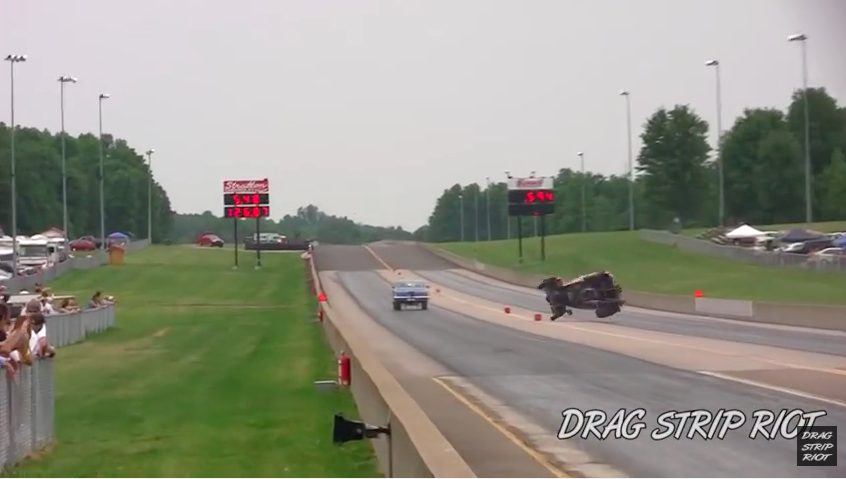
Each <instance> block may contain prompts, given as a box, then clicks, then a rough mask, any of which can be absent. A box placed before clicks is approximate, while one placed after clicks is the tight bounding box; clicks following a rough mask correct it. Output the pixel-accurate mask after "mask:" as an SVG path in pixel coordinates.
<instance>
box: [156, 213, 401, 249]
mask: <svg viewBox="0 0 846 479" xmlns="http://www.w3.org/2000/svg"><path fill="white" fill-rule="evenodd" d="M235 224H236V220H233V219H226V218H221V217H218V216H215V215H214V214H213V213H212V212H211V211H206V212H204V213H202V214H177V215H175V218H174V226H173V240H174V241H175V242H179V243H191V242H194V241H196V240H197V239H198V238H199V236H200V235H202V234H204V233H214V234H216V235H218V236H220V237H221V238H222V239H223V240H224V241H227V242H233V241H236V239H237V240H238V241H242V240H243V239H244V238H246V237H248V236H250V235H252V234H254V233H255V232H256V230H257V228H256V226H257V223H256V220H252V219H239V220H237V225H238V235H237V238H236V236H235ZM258 231H261V232H273V233H280V234H283V235H285V236H287V237H288V238H289V239H290V240H306V239H310V240H317V241H319V242H321V243H327V244H364V243H370V242H373V241H379V240H402V241H407V240H411V239H413V236H412V234H411V233H409V232H408V231H405V230H404V229H402V228H400V227H381V226H371V225H365V224H360V223H356V222H354V221H353V220H351V219H349V218H346V217H337V216H333V215H329V214H326V213H324V212H323V211H321V210H320V208H318V207H317V206H314V205H307V206H303V207H300V208H297V211H296V213H295V214H293V215H285V216H284V217H283V218H282V219H281V220H279V221H278V222H277V221H273V220H272V219H268V218H262V219H261V220H259V222H258Z"/></svg>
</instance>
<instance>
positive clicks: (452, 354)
mask: <svg viewBox="0 0 846 479" xmlns="http://www.w3.org/2000/svg"><path fill="white" fill-rule="evenodd" d="M362 250H363V249H356V248H355V247H338V248H337V249H336V248H335V247H325V246H323V247H321V250H320V251H318V253H317V255H316V258H317V265H318V267H319V268H321V269H324V270H325V269H332V270H335V271H341V272H340V273H339V277H340V279H341V282H342V284H343V285H344V287H345V288H346V289H347V290H348V291H349V292H350V293H351V294H352V295H353V296H355V297H356V298H357V300H358V302H359V304H360V305H361V306H362V308H363V309H364V310H365V311H366V312H367V313H368V314H369V315H370V316H371V318H372V319H373V320H375V321H377V322H378V323H380V324H381V325H383V326H384V327H385V328H386V329H388V330H390V331H391V332H393V333H394V334H395V335H396V336H398V337H400V338H401V339H403V340H404V341H405V342H407V343H409V344H411V345H413V346H414V347H416V348H417V349H418V350H420V351H422V352H424V353H425V354H426V355H428V356H430V357H432V358H433V359H434V360H436V361H438V362H439V363H441V364H443V365H445V366H446V367H447V368H448V369H450V370H451V371H453V372H454V373H455V374H456V375H458V376H462V377H464V378H467V379H469V381H470V382H472V383H473V384H475V385H476V386H478V387H479V388H480V389H482V390H483V391H485V392H486V393H488V394H490V395H491V396H493V397H495V398H497V399H499V400H500V401H502V402H504V403H506V404H508V405H509V406H510V407H512V408H514V409H515V410H516V411H518V412H519V413H521V414H522V415H524V416H526V417H528V418H529V419H530V420H532V421H533V422H535V423H537V424H538V425H540V426H541V427H543V428H544V429H545V430H547V431H548V433H549V435H550V436H554V435H555V434H556V433H557V432H558V429H559V427H560V422H561V411H562V410H563V409H566V408H569V407H577V408H581V409H594V408H599V409H602V410H605V411H609V412H612V411H616V410H618V409H620V408H626V409H629V410H631V409H634V408H644V409H645V410H646V412H647V416H646V418H645V420H644V422H645V423H646V424H647V425H648V427H647V431H651V430H652V429H654V428H655V426H656V423H655V418H656V416H657V415H658V414H659V413H661V412H664V411H667V410H673V409H675V410H690V409H697V408H705V409H708V410H711V411H716V410H718V409H721V408H730V409H739V410H742V411H744V412H746V413H747V414H748V415H751V413H752V412H753V411H755V410H758V409H761V408H767V409H775V410H779V409H796V408H799V409H802V410H805V411H815V410H821V409H822V410H827V412H828V416H827V417H826V418H824V419H823V420H821V421H822V423H823V424H834V425H846V408H843V407H840V406H836V405H833V404H831V403H826V402H821V401H816V400H814V399H809V398H805V397H800V396H797V395H794V394H790V393H788V392H784V391H779V390H774V389H765V388H759V387H755V386H751V385H747V384H742V383H738V382H734V381H727V380H723V379H719V378H715V377H709V376H704V375H700V374H697V373H696V372H692V371H685V370H682V369H676V368H672V367H667V366H662V365H659V364H655V363H651V362H647V361H643V360H640V359H636V358H633V357H630V356H626V355H622V354H617V353H614V352H611V351H607V350H603V349H597V348H592V347H588V346H585V345H582V344H577V343H573V342H568V341H561V340H555V339H550V338H546V337H543V336H539V335H535V334H528V333H525V332H521V331H516V330H514V329H511V328H508V327H504V326H500V325H497V324H491V323H489V322H486V321H483V320H480V319H475V318H474V317H473V315H472V314H461V313H459V312H456V311H451V310H448V309H444V308H441V307H438V306H430V310H429V311H427V312H418V311H403V312H394V311H392V310H391V308H390V302H389V296H388V294H389V291H388V289H387V285H386V284H385V282H384V280H383V279H382V278H381V277H380V276H379V275H378V274H377V273H374V272H372V270H378V269H384V268H385V267H386V265H385V264H384V263H387V265H388V266H390V267H391V268H397V269H404V270H414V271H415V273H416V274H419V275H421V276H424V277H428V278H430V279H431V280H432V281H434V282H437V283H439V284H442V285H443V286H445V287H449V288H452V289H455V290H457V291H461V292H463V293H466V294H471V295H474V296H478V297H480V298H484V299H488V300H490V301H498V302H510V301H514V303H513V305H514V306H520V307H524V308H526V309H534V310H537V309H539V308H538V307H537V302H538V301H540V302H541V303H540V304H541V305H542V304H543V302H542V301H543V298H542V297H538V296H537V294H536V293H534V292H532V291H530V290H525V291H522V292H521V291H515V289H513V288H511V287H506V286H496V285H491V284H487V283H486V282H476V281H473V280H472V279H469V278H467V277H465V276H462V275H460V274H457V273H450V272H446V270H447V269H449V268H451V267H452V265H450V264H448V263H446V262H444V261H443V260H441V259H439V258H437V257H433V256H432V255H431V254H430V253H428V252H426V251H424V250H420V249H418V248H416V247H414V246H408V245H373V246H372V250H373V252H375V253H376V255H377V256H378V257H379V259H377V258H375V257H373V255H370V256H371V257H370V258H368V255H367V254H362ZM364 251H366V250H364ZM506 300H507V301H506ZM518 302H522V303H519V304H518ZM530 303H532V304H530ZM620 316H623V315H618V316H615V317H614V318H615V320H616V321H627V322H629V323H631V324H626V326H628V327H637V326H634V325H633V324H653V325H654V326H653V328H659V327H661V328H673V327H675V328H676V329H674V330H672V331H671V332H675V333H676V334H690V335H696V334H717V333H709V331H708V330H709V329H715V328H714V327H713V326H712V327H711V328H709V327H708V325H709V324H714V323H708V322H707V321H708V320H701V322H697V321H695V320H694V321H690V320H689V319H686V320H685V321H686V322H685V323H684V325H682V326H678V325H675V326H674V325H672V323H669V322H668V321H667V320H666V317H661V316H660V315H656V316H654V317H653V316H650V313H649V312H646V311H637V312H635V313H634V314H631V313H629V314H627V315H625V316H623V318H620ZM668 323H669V324H670V326H667V324H668ZM680 324H681V321H680ZM691 325H692V326H691ZM678 328H686V329H684V330H683V331H679V329H678ZM749 328H750V327H749V326H746V325H742V324H741V325H733V326H732V328H731V329H732V330H733V331H734V332H728V333H722V334H729V335H731V339H732V340H734V341H743V339H742V338H751V339H753V340H755V341H754V342H757V343H759V344H768V345H778V344H777V342H778V341H782V342H785V341H787V342H790V341H792V342H790V343H789V344H790V345H792V347H794V348H797V349H802V350H810V351H820V350H823V351H832V350H833V351H835V352H837V351H842V348H841V349H840V350H838V349H837V348H838V344H837V343H836V342H827V341H830V340H820V341H817V339H818V336H817V335H816V333H812V332H802V333H801V334H802V337H801V338H800V339H798V340H797V339H791V335H790V334H788V333H786V332H784V331H779V332H776V333H772V331H771V330H769V329H766V328H761V329H762V330H757V329H756V330H752V329H749ZM642 329H646V330H650V329H652V328H649V327H643V328H642ZM726 329H729V328H726ZM661 330H662V331H666V329H661ZM762 331H765V332H762ZM718 338H720V339H726V338H725V337H718ZM818 343H819V344H822V346H820V345H818ZM786 347H790V346H786ZM841 429H843V428H841ZM748 430H749V428H748V427H746V428H745V429H742V430H740V431H734V433H731V432H730V433H729V435H728V437H727V439H726V440H724V441H704V440H701V439H694V440H680V441H677V440H674V439H668V440H664V441H660V442H656V441H652V440H651V439H649V438H648V436H647V435H646V434H644V435H641V436H640V437H639V438H638V439H636V440H631V441H628V440H622V439H620V440H617V439H607V440H605V441H598V440H596V439H589V440H586V441H579V442H578V443H577V445H578V447H580V448H581V449H583V450H585V451H586V452H587V453H588V454H590V455H591V456H592V457H593V458H594V460H596V461H597V462H603V463H607V464H610V465H613V466H615V467H616V468H618V469H621V470H622V471H623V472H624V473H625V474H627V475H629V476H636V477H638V476H648V477H691V476H695V477H702V476H708V477H763V476H767V477H844V472H846V468H845V467H844V464H846V463H844V462H843V461H844V459H846V454H844V453H843V452H841V453H840V455H839V457H838V462H839V464H840V466H839V467H834V468H822V467H817V468H797V467H796V465H795V464H796V448H795V442H793V441H788V440H783V439H779V440H773V441H767V440H763V439H758V440H754V441H753V440H750V439H748V438H747V437H746V433H748ZM840 436H841V437H843V436H844V433H843V432H842V431H841V433H840ZM570 442H571V443H572V441H570ZM841 451H842V448H841Z"/></svg>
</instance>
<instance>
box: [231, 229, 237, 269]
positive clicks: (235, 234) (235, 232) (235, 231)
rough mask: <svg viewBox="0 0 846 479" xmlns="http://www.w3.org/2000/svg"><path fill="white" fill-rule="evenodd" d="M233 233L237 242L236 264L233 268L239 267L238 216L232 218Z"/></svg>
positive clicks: (234, 240)
mask: <svg viewBox="0 0 846 479" xmlns="http://www.w3.org/2000/svg"><path fill="white" fill-rule="evenodd" d="M232 235H233V239H232V240H233V242H234V243H235V266H234V267H233V268H232V269H238V218H232Z"/></svg>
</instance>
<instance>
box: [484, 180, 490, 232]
mask: <svg viewBox="0 0 846 479" xmlns="http://www.w3.org/2000/svg"><path fill="white" fill-rule="evenodd" d="M485 183H486V184H487V186H486V187H485V204H486V206H485V212H486V214H485V216H487V222H488V241H490V240H491V177H490V176H487V177H485Z"/></svg>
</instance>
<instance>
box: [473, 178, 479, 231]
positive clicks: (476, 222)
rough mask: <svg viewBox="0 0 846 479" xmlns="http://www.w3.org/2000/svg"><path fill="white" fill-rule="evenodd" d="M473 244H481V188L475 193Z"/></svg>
mask: <svg viewBox="0 0 846 479" xmlns="http://www.w3.org/2000/svg"><path fill="white" fill-rule="evenodd" d="M477 186H478V184H477ZM473 242H474V243H478V242H479V188H476V190H474V191H473Z"/></svg>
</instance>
